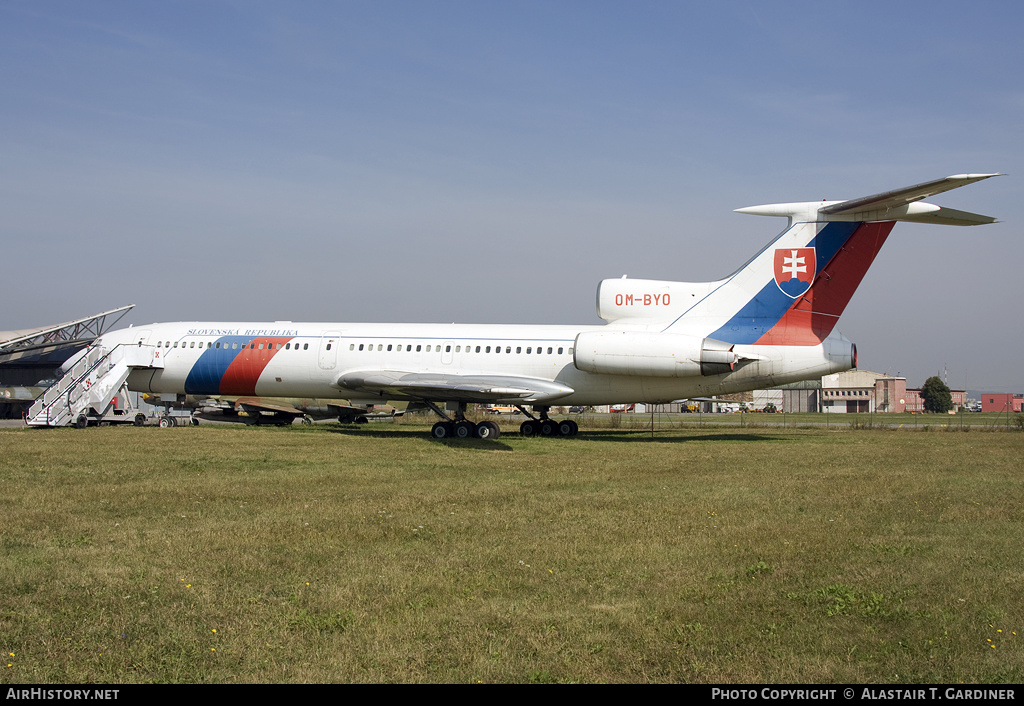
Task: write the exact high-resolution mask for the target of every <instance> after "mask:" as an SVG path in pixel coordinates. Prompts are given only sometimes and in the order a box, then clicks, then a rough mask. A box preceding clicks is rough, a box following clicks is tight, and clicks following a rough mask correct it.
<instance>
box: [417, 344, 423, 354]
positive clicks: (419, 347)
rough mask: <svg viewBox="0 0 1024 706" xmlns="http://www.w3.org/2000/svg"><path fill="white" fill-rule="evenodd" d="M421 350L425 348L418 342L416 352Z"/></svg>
mask: <svg viewBox="0 0 1024 706" xmlns="http://www.w3.org/2000/svg"><path fill="white" fill-rule="evenodd" d="M421 350H423V346H421V345H420V344H418V343H417V344H416V352H417V353H419V352H420V351H421Z"/></svg>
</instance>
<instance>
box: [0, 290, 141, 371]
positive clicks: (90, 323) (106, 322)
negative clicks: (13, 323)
mask: <svg viewBox="0 0 1024 706" xmlns="http://www.w3.org/2000/svg"><path fill="white" fill-rule="evenodd" d="M134 307H135V305H134V304H129V305H127V306H122V307H120V308H118V309H111V310H110V311H104V312H102V313H100V314H94V315H92V316H87V317H85V318H82V319H76V320H75V321H68V322H67V323H63V324H56V325H55V326H40V327H38V328H33V329H21V330H18V331H0V363H5V362H11V361H14V360H17V359H19V358H22V357H24V356H26V355H32V354H33V353H36V352H39V351H40V349H53V348H55V347H58V346H63V345H68V344H75V343H85V342H89V341H92V340H93V339H95V338H96V337H98V336H100V335H101V334H103V333H104V332H105V331H108V330H110V329H111V328H113V326H114V325H115V324H117V322H118V321H120V320H121V318H122V317H123V316H124V315H125V314H127V313H128V312H129V311H130V310H131V309H133V308H134Z"/></svg>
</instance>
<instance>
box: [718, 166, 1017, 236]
mask: <svg viewBox="0 0 1024 706" xmlns="http://www.w3.org/2000/svg"><path fill="white" fill-rule="evenodd" d="M994 176H1000V175H999V174H955V175H953V176H948V177H945V178H943V179H935V180H934V181H926V182H924V183H923V184H916V185H914V186H907V187H904V188H902V189H895V190H893V191H885V192H882V193H880V194H874V195H872V196H864V197H861V198H858V199H849V200H846V201H804V202H797V203H776V204H766V205H764V206H748V207H747V208H738V209H736V212H737V213H747V214H751V215H754V216H785V217H788V218H789V219H790V220H791V221H848V222H877V221H907V222H910V223H936V224H941V225H956V226H974V225H983V224H986V223H995V220H996V219H995V218H992V217H991V216H983V215H981V214H977V213H969V212H967V211H957V210H956V209H952V208H943V207H941V206H936V205H934V204H930V203H924V202H923V201H922V200H921V199H924V198H927V197H929V196H934V195H936V194H941V193H943V192H945V191H949V190H951V189H957V188H959V187H961V186H967V185H968V184H973V183H974V182H976V181H981V180H982V179H989V178H991V177H994Z"/></svg>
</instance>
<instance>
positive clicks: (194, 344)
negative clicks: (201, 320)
mask: <svg viewBox="0 0 1024 706" xmlns="http://www.w3.org/2000/svg"><path fill="white" fill-rule="evenodd" d="M188 347H189V348H195V347H196V342H195V341H192V342H191V343H190V344H189V345H188Z"/></svg>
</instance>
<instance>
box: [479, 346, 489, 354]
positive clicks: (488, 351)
mask: <svg viewBox="0 0 1024 706" xmlns="http://www.w3.org/2000/svg"><path fill="white" fill-rule="evenodd" d="M490 350H491V349H490V348H488V349H487V351H488V352H490ZM476 352H477V353H479V352H480V346H477V347H476Z"/></svg>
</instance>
